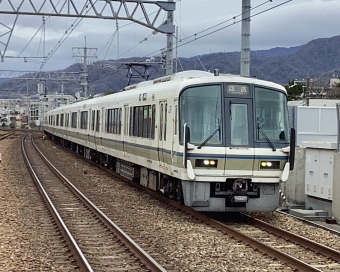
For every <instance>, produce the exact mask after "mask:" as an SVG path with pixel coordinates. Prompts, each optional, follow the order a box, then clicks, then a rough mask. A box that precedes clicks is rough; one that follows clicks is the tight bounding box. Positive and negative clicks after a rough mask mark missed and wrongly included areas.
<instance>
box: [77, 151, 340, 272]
mask: <svg viewBox="0 0 340 272" xmlns="http://www.w3.org/2000/svg"><path fill="white" fill-rule="evenodd" d="M78 158H81V156H79V155H78ZM87 162H88V161H87ZM93 164H94V163H93ZM94 165H96V166H98V165H97V164H94ZM100 169H101V170H100V171H102V170H104V171H107V172H108V173H110V174H111V175H112V174H113V175H115V176H117V175H116V174H115V173H113V172H112V171H111V170H109V169H107V168H105V167H100ZM119 178H120V179H123V180H125V181H127V180H126V179H125V178H122V177H121V176H119ZM129 183H130V184H132V185H133V186H135V187H136V188H137V189H138V190H145V191H147V192H148V193H149V194H150V195H152V196H153V197H154V198H157V199H159V200H161V201H162V202H163V203H164V206H166V207H169V206H172V207H174V208H175V209H176V210H177V212H179V213H182V214H187V215H190V216H191V217H192V218H193V219H194V220H195V221H197V222H203V223H204V224H207V225H209V226H211V227H213V228H215V229H217V230H218V231H220V232H222V233H223V234H225V235H228V236H230V237H233V238H235V239H237V240H238V241H240V242H241V243H243V244H244V245H246V246H251V247H252V248H253V249H256V251H257V252H261V253H262V254H263V255H262V256H263V259H266V258H268V256H270V257H271V258H272V260H273V261H272V264H273V267H275V266H276V265H277V266H278V267H280V269H282V270H285V271H286V270H287V271H290V270H294V271H296V270H298V271H339V269H340V266H339V260H340V258H339V252H337V251H335V250H332V249H329V248H328V249H327V248H326V247H323V246H322V245H318V244H316V243H314V245H313V246H312V245H311V243H309V244H302V245H300V246H299V245H298V244H299V243H300V241H299V240H298V239H297V237H290V238H289V239H288V238H285V239H283V238H280V237H282V235H283V234H280V235H281V236H280V237H273V236H270V235H272V234H270V233H278V232H279V230H278V229H271V230H269V233H268V231H263V230H261V229H259V228H258V227H256V228H255V225H254V226H253V225H251V224H243V223H242V224H238V225H236V226H227V225H226V224H224V223H222V222H218V221H216V220H214V219H212V218H209V217H207V216H205V215H202V214H200V213H198V212H195V211H194V210H192V209H191V208H187V207H185V206H183V205H179V204H177V203H176V202H174V201H172V200H170V199H167V198H164V197H163V196H161V195H159V194H158V193H156V192H154V191H152V190H150V189H146V188H144V187H142V186H140V185H138V184H136V183H135V182H131V181H129ZM131 194H135V192H133V191H131ZM99 205H100V206H103V207H105V206H106V203H105V201H104V200H103V202H101V203H100V204H99ZM177 212H175V211H174V213H177ZM107 213H108V216H109V217H110V218H115V215H114V213H112V212H111V214H110V211H109V209H108V211H107ZM169 219H170V218H169ZM122 221H123V220H122ZM246 221H247V222H250V221H251V220H250V219H249V218H248V219H247V220H246ZM253 222H255V221H253ZM121 223H122V224H123V225H124V223H123V222H120V224H121ZM242 226H243V230H242ZM237 228H239V229H237ZM250 228H254V229H253V231H247V230H249V229H250ZM262 228H263V227H262ZM262 231H263V232H264V233H266V234H265V235H264V236H263V239H262V238H261V237H260V236H258V235H257V233H260V232H262ZM288 240H292V241H294V243H292V242H287V241H288ZM274 241H275V243H273V242H274ZM142 243H143V242H142ZM279 243H281V244H279ZM310 248H311V249H312V250H310ZM241 261H242V260H240V262H241ZM282 264H283V265H282ZM282 270H281V271H282ZM190 271H191V270H190Z"/></svg>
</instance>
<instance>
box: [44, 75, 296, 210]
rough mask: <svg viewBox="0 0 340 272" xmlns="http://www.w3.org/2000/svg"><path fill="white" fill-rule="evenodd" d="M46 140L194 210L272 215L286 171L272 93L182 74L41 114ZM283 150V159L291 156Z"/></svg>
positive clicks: (282, 121) (284, 125)
mask: <svg viewBox="0 0 340 272" xmlns="http://www.w3.org/2000/svg"><path fill="white" fill-rule="evenodd" d="M44 131H45V133H46V134H47V135H48V136H49V137H51V138H52V139H53V140H55V141H58V142H59V143H61V144H62V145H64V146H67V147H69V148H71V149H72V150H74V151H76V152H77V153H79V154H81V155H83V156H84V157H86V158H88V159H91V160H93V161H97V162H98V163H101V164H103V165H105V166H107V167H109V168H112V169H113V170H114V171H116V172H117V173H120V174H121V175H122V176H124V177H127V178H129V179H132V180H136V181H137V182H140V184H142V185H144V186H146V187H149V188H151V189H153V190H155V191H159V192H162V193H164V194H166V195H168V196H169V197H172V198H175V199H176V200H178V201H180V202H182V203H184V204H185V205H186V206H190V207H192V208H193V209H195V210H197V211H204V212H228V211H273V210H275V209H276V208H277V207H278V206H279V198H280V195H279V183H280V182H281V181H286V180H287V178H288V175H289V170H290V169H292V168H293V164H294V150H295V131H294V129H289V126H288V109H287V93H286V90H285V88H283V87H282V86H281V85H278V84H275V83H272V82H268V81H263V80H258V79H255V78H246V77H241V76H236V75H218V73H215V74H212V73H208V72H203V71H186V72H180V73H177V74H174V75H171V76H165V77H161V78H158V79H155V80H150V81H145V82H141V83H139V84H136V85H132V86H128V87H126V88H124V89H123V90H121V91H120V92H117V93H114V94H111V95H106V96H101V97H96V98H90V99H86V100H82V101H79V102H76V103H73V104H69V105H66V106H63V107H60V108H57V109H54V110H52V111H50V112H48V113H47V115H46V116H45V124H44ZM291 151H292V152H291Z"/></svg>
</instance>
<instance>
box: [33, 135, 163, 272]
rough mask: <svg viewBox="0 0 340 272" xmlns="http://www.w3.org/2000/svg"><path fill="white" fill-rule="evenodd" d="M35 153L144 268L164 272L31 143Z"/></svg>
mask: <svg viewBox="0 0 340 272" xmlns="http://www.w3.org/2000/svg"><path fill="white" fill-rule="evenodd" d="M33 145H34V147H35V148H36V151H37V152H38V153H39V155H40V156H41V158H42V159H43V160H44V161H45V162H46V163H47V164H48V165H49V167H50V168H51V169H52V170H53V172H54V173H55V174H56V175H57V176H58V177H59V178H60V179H62V180H63V182H64V183H65V184H66V185H67V186H68V187H69V189H70V190H72V192H73V193H74V194H75V195H77V197H79V198H80V199H81V200H82V201H83V203H84V204H85V205H86V206H87V207H88V208H89V209H90V210H91V211H92V212H93V213H95V214H96V215H97V216H98V217H99V218H100V220H102V222H103V223H104V224H105V225H106V227H107V228H109V229H110V230H111V231H112V232H113V233H114V234H115V235H116V236H117V237H118V238H119V239H120V240H121V241H122V242H123V243H124V244H125V246H126V247H128V248H129V250H130V251H131V252H132V253H133V254H134V255H135V256H137V257H138V258H139V259H140V260H141V262H142V263H144V265H145V266H146V267H148V268H149V269H150V270H151V271H154V272H166V269H165V268H163V267H162V266H161V265H160V264H159V263H157V261H155V260H154V259H153V258H152V257H151V256H150V255H149V254H148V253H147V252H145V251H144V250H143V249H142V248H141V247H140V246H139V245H138V244H137V243H136V242H135V241H133V240H132V239H131V238H130V237H129V236H128V235H127V234H126V233H125V232H124V231H123V230H122V229H121V228H119V227H118V226H117V225H116V224H115V223H114V222H113V221H111V220H110V219H109V218H108V217H107V216H106V215H105V214H104V213H103V212H102V211H101V210H99V209H98V208H97V207H96V206H95V205H94V204H93V203H92V202H91V201H90V200H89V199H88V198H87V197H86V196H85V195H83V194H82V193H81V192H80V191H79V190H78V189H77V188H76V187H75V186H74V185H73V184H72V183H71V182H70V181H69V180H68V179H67V178H66V177H65V176H64V175H63V174H62V173H61V172H60V171H59V170H58V169H57V168H56V167H55V166H54V165H53V164H52V163H51V162H50V161H49V160H48V159H47V158H46V157H45V155H44V154H43V153H42V152H41V151H40V150H39V148H38V147H37V145H36V144H35V143H34V142H33Z"/></svg>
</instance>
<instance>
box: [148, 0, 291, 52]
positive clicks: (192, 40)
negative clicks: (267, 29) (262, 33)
mask: <svg viewBox="0 0 340 272" xmlns="http://www.w3.org/2000/svg"><path fill="white" fill-rule="evenodd" d="M291 1H293V0H287V1H285V2H283V3H281V4H277V5H275V6H273V7H270V8H268V9H266V10H263V11H260V12H258V13H256V14H253V15H251V16H250V17H249V18H247V19H250V18H252V17H255V16H258V15H260V14H263V13H265V12H268V11H270V10H272V9H275V8H277V7H279V6H282V5H284V4H287V3H288V2H291ZM267 2H272V1H270V0H269V1H267ZM267 2H265V3H267ZM265 3H263V4H265ZM263 4H261V5H263ZM259 6H260V5H258V6H257V7H259ZM239 16H240V15H239ZM237 17H238V16H237ZM233 18H234V17H233ZM233 18H232V19H233ZM230 20H231V19H228V20H227V21H230ZM225 22H226V21H225ZM240 22H242V20H238V21H234V22H233V23H232V24H229V25H226V26H224V27H221V28H219V29H216V30H214V31H211V32H209V33H207V34H204V35H202V36H199V37H197V33H196V34H193V35H191V36H190V37H194V39H191V40H190V41H188V42H185V43H183V44H181V45H179V46H178V47H182V46H184V45H187V44H189V43H192V42H195V41H197V40H199V39H202V38H204V37H207V36H209V35H212V34H214V33H216V32H219V31H221V30H223V29H226V28H228V27H231V26H233V25H235V24H237V23H240ZM220 24H222V23H220ZM220 24H217V25H215V26H213V27H211V28H214V27H216V26H218V25H220ZM207 30H208V29H206V30H203V31H201V32H199V33H202V32H205V31H207ZM185 39H187V38H185ZM180 42H182V41H180ZM173 49H175V47H174V48H173ZM162 50H164V48H162V49H158V50H156V51H154V52H152V53H150V54H148V55H145V56H144V57H149V56H155V57H156V56H160V55H161V53H158V52H162ZM157 53H158V54H157ZM155 54H156V55H155Z"/></svg>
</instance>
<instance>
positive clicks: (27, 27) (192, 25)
mask: <svg viewBox="0 0 340 272" xmlns="http://www.w3.org/2000/svg"><path fill="white" fill-rule="evenodd" d="M15 2H19V1H17V0H12V3H15ZM55 2H57V1H55ZM79 2H84V1H80V0H79ZM285 2H287V3H285ZM241 3H242V1H241V0H213V1H212V0H211V1H207V0H181V1H177V2H176V11H175V25H177V26H179V37H180V38H181V39H182V42H180V43H179V45H181V44H183V43H184V42H187V41H188V40H190V39H188V40H185V38H186V37H189V36H191V35H193V34H195V33H199V32H201V31H202V30H205V29H207V28H209V27H212V26H215V25H217V24H220V23H222V22H225V21H228V20H229V21H228V22H227V23H224V24H221V25H220V26H219V27H217V28H213V29H211V31H214V30H216V29H218V28H222V27H225V26H227V25H229V24H231V23H232V22H233V20H230V19H231V18H233V17H234V16H238V15H240V14H241ZM283 3H285V4H283ZM261 4H263V5H261ZM280 4H283V5H281V6H279V7H276V8H273V7H275V6H277V5H280ZM251 6H252V8H254V9H253V10H252V11H251V14H252V15H254V14H256V13H259V12H261V11H265V10H268V11H265V12H263V13H262V14H259V15H257V16H254V17H252V19H251V50H253V51H254V50H262V49H270V48H273V47H292V46H297V45H302V44H305V43H307V42H309V41H311V40H313V39H318V38H330V37H333V36H337V35H340V33H339V30H338V29H339V25H340V16H339V14H338V12H339V10H340V1H339V0H292V1H287V0H272V2H270V1H268V0H251ZM257 6H260V7H258V8H255V7H257ZM0 8H1V6H0ZM271 8H273V9H271ZM269 9H270V10H269ZM239 19H240V17H237V18H236V19H235V22H238V21H239ZM13 20H14V15H1V18H0V23H4V22H5V23H6V24H10V23H11V22H12V21H13ZM74 20H75V19H74V18H66V17H51V18H49V19H48V20H47V22H46V31H45V55H47V54H48V53H49V52H51V50H52V49H53V48H54V47H55V46H56V45H57V44H58V41H59V40H60V39H61V38H62V37H63V35H64V34H65V31H66V30H67V29H69V27H70V26H71V25H72V24H73V23H74ZM41 23H42V18H41V16H19V19H18V21H17V23H16V26H15V28H14V32H13V35H12V37H11V40H10V42H9V45H8V48H7V51H6V56H18V55H19V54H20V56H21V57H34V56H39V57H42V56H43V43H42V32H41V31H38V29H39V27H40V26H41ZM118 24H119V27H120V30H119V39H117V35H116V36H115V38H114V39H113V41H112V43H111V41H110V37H112V36H113V35H114V33H115V30H116V22H115V21H110V20H100V19H83V20H82V21H81V22H80V23H79V25H78V26H77V27H76V28H75V30H74V31H72V33H71V34H70V35H69V36H68V38H67V39H66V40H65V41H64V42H63V43H62V44H61V46H60V47H59V48H58V49H57V50H56V51H55V52H54V53H53V55H52V56H51V58H50V59H49V61H48V62H47V63H46V64H45V65H44V67H43V69H42V70H43V71H47V70H56V69H64V68H66V67H68V66H70V65H71V64H73V63H75V61H76V59H75V58H72V52H74V51H73V50H72V48H73V47H83V46H84V45H85V38H84V37H85V36H86V40H87V47H91V48H98V50H97V55H98V58H97V60H103V59H105V60H108V59H117V58H118V54H119V57H121V58H126V57H146V56H151V55H153V54H156V53H159V52H160V51H159V50H160V49H161V48H163V47H165V45H166V36H165V35H163V34H160V33H158V34H156V35H152V30H151V29H148V28H146V27H143V26H140V25H138V24H135V23H130V22H128V21H119V22H118ZM4 31H6V29H4V28H3V27H2V28H1V24H0V36H1V35H2V34H3V33H4ZM37 31H38V32H37ZM211 31H207V32H205V33H204V34H206V33H209V32H211ZM36 32H37V34H36V35H35V36H34V34H35V33H36ZM33 36H34V38H33V39H32V37H33ZM146 37H148V38H147V40H146V41H145V38H146ZM198 37H199V35H198ZM3 38H4V37H2V39H1V38H0V42H5V43H6V42H7V41H6V40H4V39H3ZM31 39H32V40H31ZM30 40H31V41H30ZM118 40H119V45H118ZM29 41H30V42H29ZM141 41H143V42H141ZM240 43H241V23H235V24H231V26H228V27H225V28H224V29H222V30H220V31H217V32H215V33H213V34H211V35H208V36H206V37H204V38H202V39H198V40H196V41H194V42H191V43H189V44H187V45H184V46H181V47H180V48H179V49H178V55H179V56H180V57H191V56H195V55H203V54H208V53H214V52H232V51H240V47H241V45H240ZM0 50H1V51H3V47H0ZM37 61H41V59H29V61H28V62H24V61H23V59H18V58H5V61H4V62H0V70H9V69H15V70H25V71H37V70H39V68H40V64H37Z"/></svg>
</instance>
